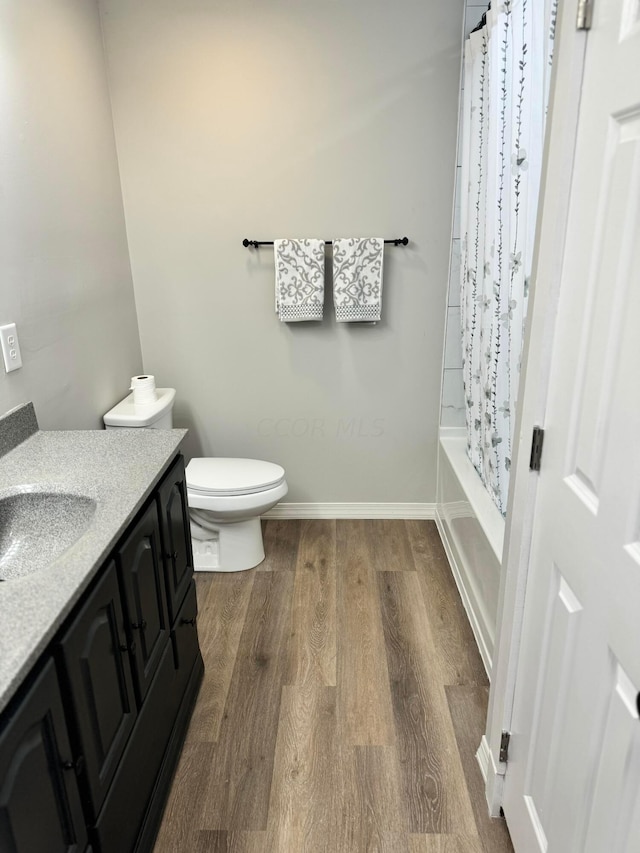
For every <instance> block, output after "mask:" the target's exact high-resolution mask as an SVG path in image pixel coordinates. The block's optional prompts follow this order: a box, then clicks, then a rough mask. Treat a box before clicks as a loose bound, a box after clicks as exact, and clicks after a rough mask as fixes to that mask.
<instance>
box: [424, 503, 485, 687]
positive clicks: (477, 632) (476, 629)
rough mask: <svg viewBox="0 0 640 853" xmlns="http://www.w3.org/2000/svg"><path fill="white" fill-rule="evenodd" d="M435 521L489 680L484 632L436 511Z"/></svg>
mask: <svg viewBox="0 0 640 853" xmlns="http://www.w3.org/2000/svg"><path fill="white" fill-rule="evenodd" d="M435 520H436V526H437V528H438V533H439V534H440V539H441V540H442V545H443V547H444V551H445V554H446V555H447V560H448V561H449V565H450V566H451V573H452V575H453V579H454V581H455V582H456V586H457V587H458V592H459V593H460V598H461V599H462V604H463V606H464V609H465V611H466V614H467V618H468V619H469V624H470V625H471V630H472V631H473V636H474V637H475V639H476V645H477V646H478V651H479V652H480V657H481V658H482V663H483V664H484V668H485V670H486V672H487V678H488V679H489V680H491V652H490V651H489V647H488V646H487V643H486V641H485V637H484V631H483V630H482V626H481V624H480V622H479V618H478V614H477V613H476V611H475V608H474V606H473V602H472V599H471V596H470V595H469V592H468V591H467V588H466V586H465V583H464V579H463V574H462V572H461V570H460V566H459V565H458V563H457V560H456V558H455V554H454V552H453V549H452V547H451V543H450V542H449V538H448V536H447V531H446V529H445V526H444V524H443V523H442V519H441V518H440V516H439V515H438V512H437V510H436V514H435Z"/></svg>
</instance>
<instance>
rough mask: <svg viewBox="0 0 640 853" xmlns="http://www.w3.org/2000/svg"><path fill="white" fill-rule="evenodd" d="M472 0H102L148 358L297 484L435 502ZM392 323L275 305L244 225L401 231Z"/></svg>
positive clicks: (207, 444) (218, 430)
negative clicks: (467, 1)
mask: <svg viewBox="0 0 640 853" xmlns="http://www.w3.org/2000/svg"><path fill="white" fill-rule="evenodd" d="M463 5H464V4H463V2H462V0H458V2H442V0H398V2H395V3H390V2H388V0H349V2H347V0H342V2H332V3H330V4H320V5H318V4H317V3H314V2H310V1H309V2H308V1H307V0H275V2H269V3H258V2H255V0H253V2H250V0H234V2H231V0H226V2H225V0H219V2H215V3H213V2H211V0H182V2H180V3H176V2H175V0H137V2H135V3H132V2H131V0H101V2H100V7H101V9H102V13H103V27H104V32H105V44H106V51H107V61H108V65H109V76H110V86H111V94H112V103H113V111H114V120H115V129H116V140H117V147H118V154H119V161H120V168H121V175H122V185H123V194H124V205H125V213H126V220H127V230H128V237H129V245H130V252H131V263H132V269H133V277H134V285H135V293H136V302H137V306H138V314H139V320H140V335H141V342H142V351H143V361H144V369H145V370H146V371H148V372H151V373H154V374H155V375H156V379H157V381H158V384H160V385H168V386H175V387H176V388H177V389H178V404H177V422H178V424H179V425H186V426H189V427H191V428H192V429H193V434H192V439H191V445H190V447H188V450H190V451H191V452H192V453H194V454H198V453H201V454H205V455H208V454H215V455H247V456H256V457H259V458H264V459H271V460H274V461H278V462H280V463H281V464H283V465H284V466H285V468H286V470H287V478H288V481H289V484H290V492H289V496H288V498H287V500H291V501H312V502H316V501H319V502H324V501H354V502H356V501H357V502H360V501H362V502H368V501H372V502H373V501H375V502H396V501H397V502H403V501H416V502H432V501H435V491H436V484H435V473H436V441H437V431H438V420H439V412H438V408H439V407H438V400H439V391H440V381H441V367H442V348H443V332H444V328H443V327H444V316H445V298H446V287H447V270H448V261H449V248H450V239H451V221H452V199H453V184H454V172H455V149H456V121H457V105H458V91H459V71H460V35H461V26H462V14H463ZM404 234H407V235H408V236H409V237H410V238H411V240H412V244H411V246H410V248H408V249H401V248H397V249H396V248H388V249H387V250H386V253H385V282H384V305H383V310H384V321H383V322H382V323H380V324H379V325H378V326H375V327H371V326H364V327H357V326H355V327H350V326H348V325H340V326H337V325H336V323H335V321H334V319H333V317H332V301H331V298H330V296H328V298H327V304H326V307H325V320H324V322H323V323H322V324H298V325H283V324H280V323H279V322H278V320H277V319H276V317H275V314H274V309H273V278H274V265H273V255H272V252H271V251H270V250H269V249H261V250H259V251H257V252H256V251H248V250H246V249H244V248H242V246H241V240H242V238H243V237H249V238H255V239H265V240H269V239H272V238H274V237H283V236H285V237H286V236H289V237H298V236H311V237H323V238H327V239H329V238H332V237H334V236H361V235H362V236H367V235H373V236H387V237H388V236H396V235H404Z"/></svg>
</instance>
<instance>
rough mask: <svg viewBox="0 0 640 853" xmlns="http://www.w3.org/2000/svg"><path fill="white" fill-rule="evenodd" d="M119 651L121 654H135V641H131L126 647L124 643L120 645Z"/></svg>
mask: <svg viewBox="0 0 640 853" xmlns="http://www.w3.org/2000/svg"><path fill="white" fill-rule="evenodd" d="M120 651H121V652H131V654H132V655H135V653H136V641H135V640H131V643H130V644H129V645H127V644H126V643H120Z"/></svg>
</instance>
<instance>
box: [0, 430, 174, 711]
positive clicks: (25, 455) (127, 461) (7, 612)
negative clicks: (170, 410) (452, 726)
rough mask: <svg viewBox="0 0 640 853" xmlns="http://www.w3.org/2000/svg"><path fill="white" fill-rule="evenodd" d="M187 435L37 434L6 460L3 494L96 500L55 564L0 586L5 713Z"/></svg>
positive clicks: (1, 470) (1, 468)
mask: <svg viewBox="0 0 640 853" xmlns="http://www.w3.org/2000/svg"><path fill="white" fill-rule="evenodd" d="M27 421H28V418H27ZM186 432H187V431H186V430H150V429H117V430H82V431H38V432H36V433H34V434H32V435H30V437H28V438H26V439H25V440H23V441H21V443H19V444H18V445H17V446H15V447H14V448H13V449H12V450H10V451H9V452H6V453H5V455H4V456H1V457H0V498H1V497H4V496H6V495H10V494H14V493H16V492H19V491H28V490H30V489H33V488H37V489H41V490H46V491H50V492H71V493H73V494H78V495H85V496H87V497H90V498H93V499H94V500H95V501H96V504H97V506H96V511H95V515H94V516H93V519H92V523H91V524H90V526H89V528H88V529H87V531H86V532H85V533H84V534H83V535H82V536H81V538H80V539H79V540H78V541H77V542H76V543H75V544H74V545H72V546H71V547H70V548H69V549H68V550H67V551H65V552H64V554H62V555H61V556H60V557H59V558H58V559H57V560H56V561H55V562H54V563H52V564H51V565H50V566H48V567H47V568H46V569H42V570H41V571H39V572H34V573H32V574H28V575H26V576H24V577H21V578H17V579H14V580H9V581H5V582H3V583H0V711H1V710H2V709H4V708H5V707H6V705H7V704H8V703H9V701H10V700H11V698H12V696H13V695H14V693H15V692H16V690H17V689H18V687H19V686H20V684H21V683H22V681H23V680H24V679H25V678H26V676H27V675H28V673H29V671H30V670H31V669H32V668H33V666H34V665H35V664H36V662H37V661H38V659H39V658H40V656H41V654H42V652H43V651H44V650H45V649H46V647H47V645H48V644H49V642H50V641H51V639H52V638H53V637H54V636H55V634H56V633H57V631H58V630H59V629H60V627H61V625H62V624H63V622H64V620H65V618H66V617H67V616H68V614H69V613H70V612H71V610H72V609H73V607H74V605H75V604H76V603H77V602H78V600H79V599H80V597H81V595H82V593H83V592H84V590H85V589H86V588H87V586H88V585H89V583H90V582H91V580H92V578H93V577H94V576H95V575H96V573H97V572H98V570H99V569H100V567H101V566H102V565H103V564H104V562H105V560H106V559H107V557H108V556H109V555H110V553H111V551H112V549H113V547H114V545H115V544H116V542H117V541H118V539H119V538H120V536H121V535H122V533H123V532H124V529H125V527H126V525H127V524H128V523H129V522H130V521H131V519H132V518H133V517H134V516H135V514H136V513H137V512H138V510H139V509H140V508H141V507H142V505H143V504H144V502H145V500H146V499H147V497H148V496H149V495H150V494H151V492H152V491H153V489H154V487H155V486H156V484H157V483H158V481H159V480H160V478H161V476H162V474H163V473H164V472H165V470H166V469H167V468H168V466H169V463H170V462H171V461H172V460H173V459H174V458H175V456H176V455H177V453H178V450H179V447H180V444H181V442H182V440H183V439H184V437H185V435H186Z"/></svg>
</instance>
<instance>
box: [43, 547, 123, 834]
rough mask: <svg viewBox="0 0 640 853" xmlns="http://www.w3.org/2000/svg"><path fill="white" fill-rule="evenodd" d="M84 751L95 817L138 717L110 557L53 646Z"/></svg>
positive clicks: (85, 776)
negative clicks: (60, 662)
mask: <svg viewBox="0 0 640 853" xmlns="http://www.w3.org/2000/svg"><path fill="white" fill-rule="evenodd" d="M55 651H57V652H58V653H59V654H60V657H61V658H62V663H63V666H62V667H61V669H62V670H63V676H64V677H65V680H66V681H67V685H66V686H67V690H65V695H66V696H67V697H68V698H69V700H70V702H71V705H72V708H73V719H74V722H75V727H74V728H75V732H76V737H77V742H78V754H79V755H82V757H83V761H82V768H81V776H82V781H83V783H84V784H83V789H84V793H85V794H86V801H87V807H88V811H89V813H90V815H91V816H92V817H95V816H97V814H98V812H99V810H100V806H101V805H102V803H103V802H104V798H105V796H106V793H107V790H108V789H109V786H110V785H111V782H112V781H113V777H114V775H115V772H116V769H117V767H118V764H119V762H120V758H121V757H122V753H123V752H124V748H125V746H126V744H127V740H128V739H129V735H130V734H131V731H132V729H133V725H134V723H135V719H136V703H135V698H134V695H133V681H132V678H131V665H130V661H129V648H128V645H127V642H126V632H125V623H124V613H123V609H122V603H121V597H120V588H119V584H118V576H117V573H116V566H115V563H114V562H113V561H111V562H109V563H108V565H107V566H106V568H105V569H104V571H103V573H102V575H101V577H100V579H99V580H98V582H97V583H96V585H95V587H94V588H93V589H92V591H91V592H90V593H89V596H88V598H87V600H86V601H85V602H84V604H83V605H82V607H81V608H80V610H79V612H78V613H77V615H76V617H75V618H74V619H73V620H72V624H71V626H70V627H69V629H68V630H67V631H66V632H65V633H64V634H63V636H62V638H61V640H60V643H59V644H58V646H57V649H55Z"/></svg>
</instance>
